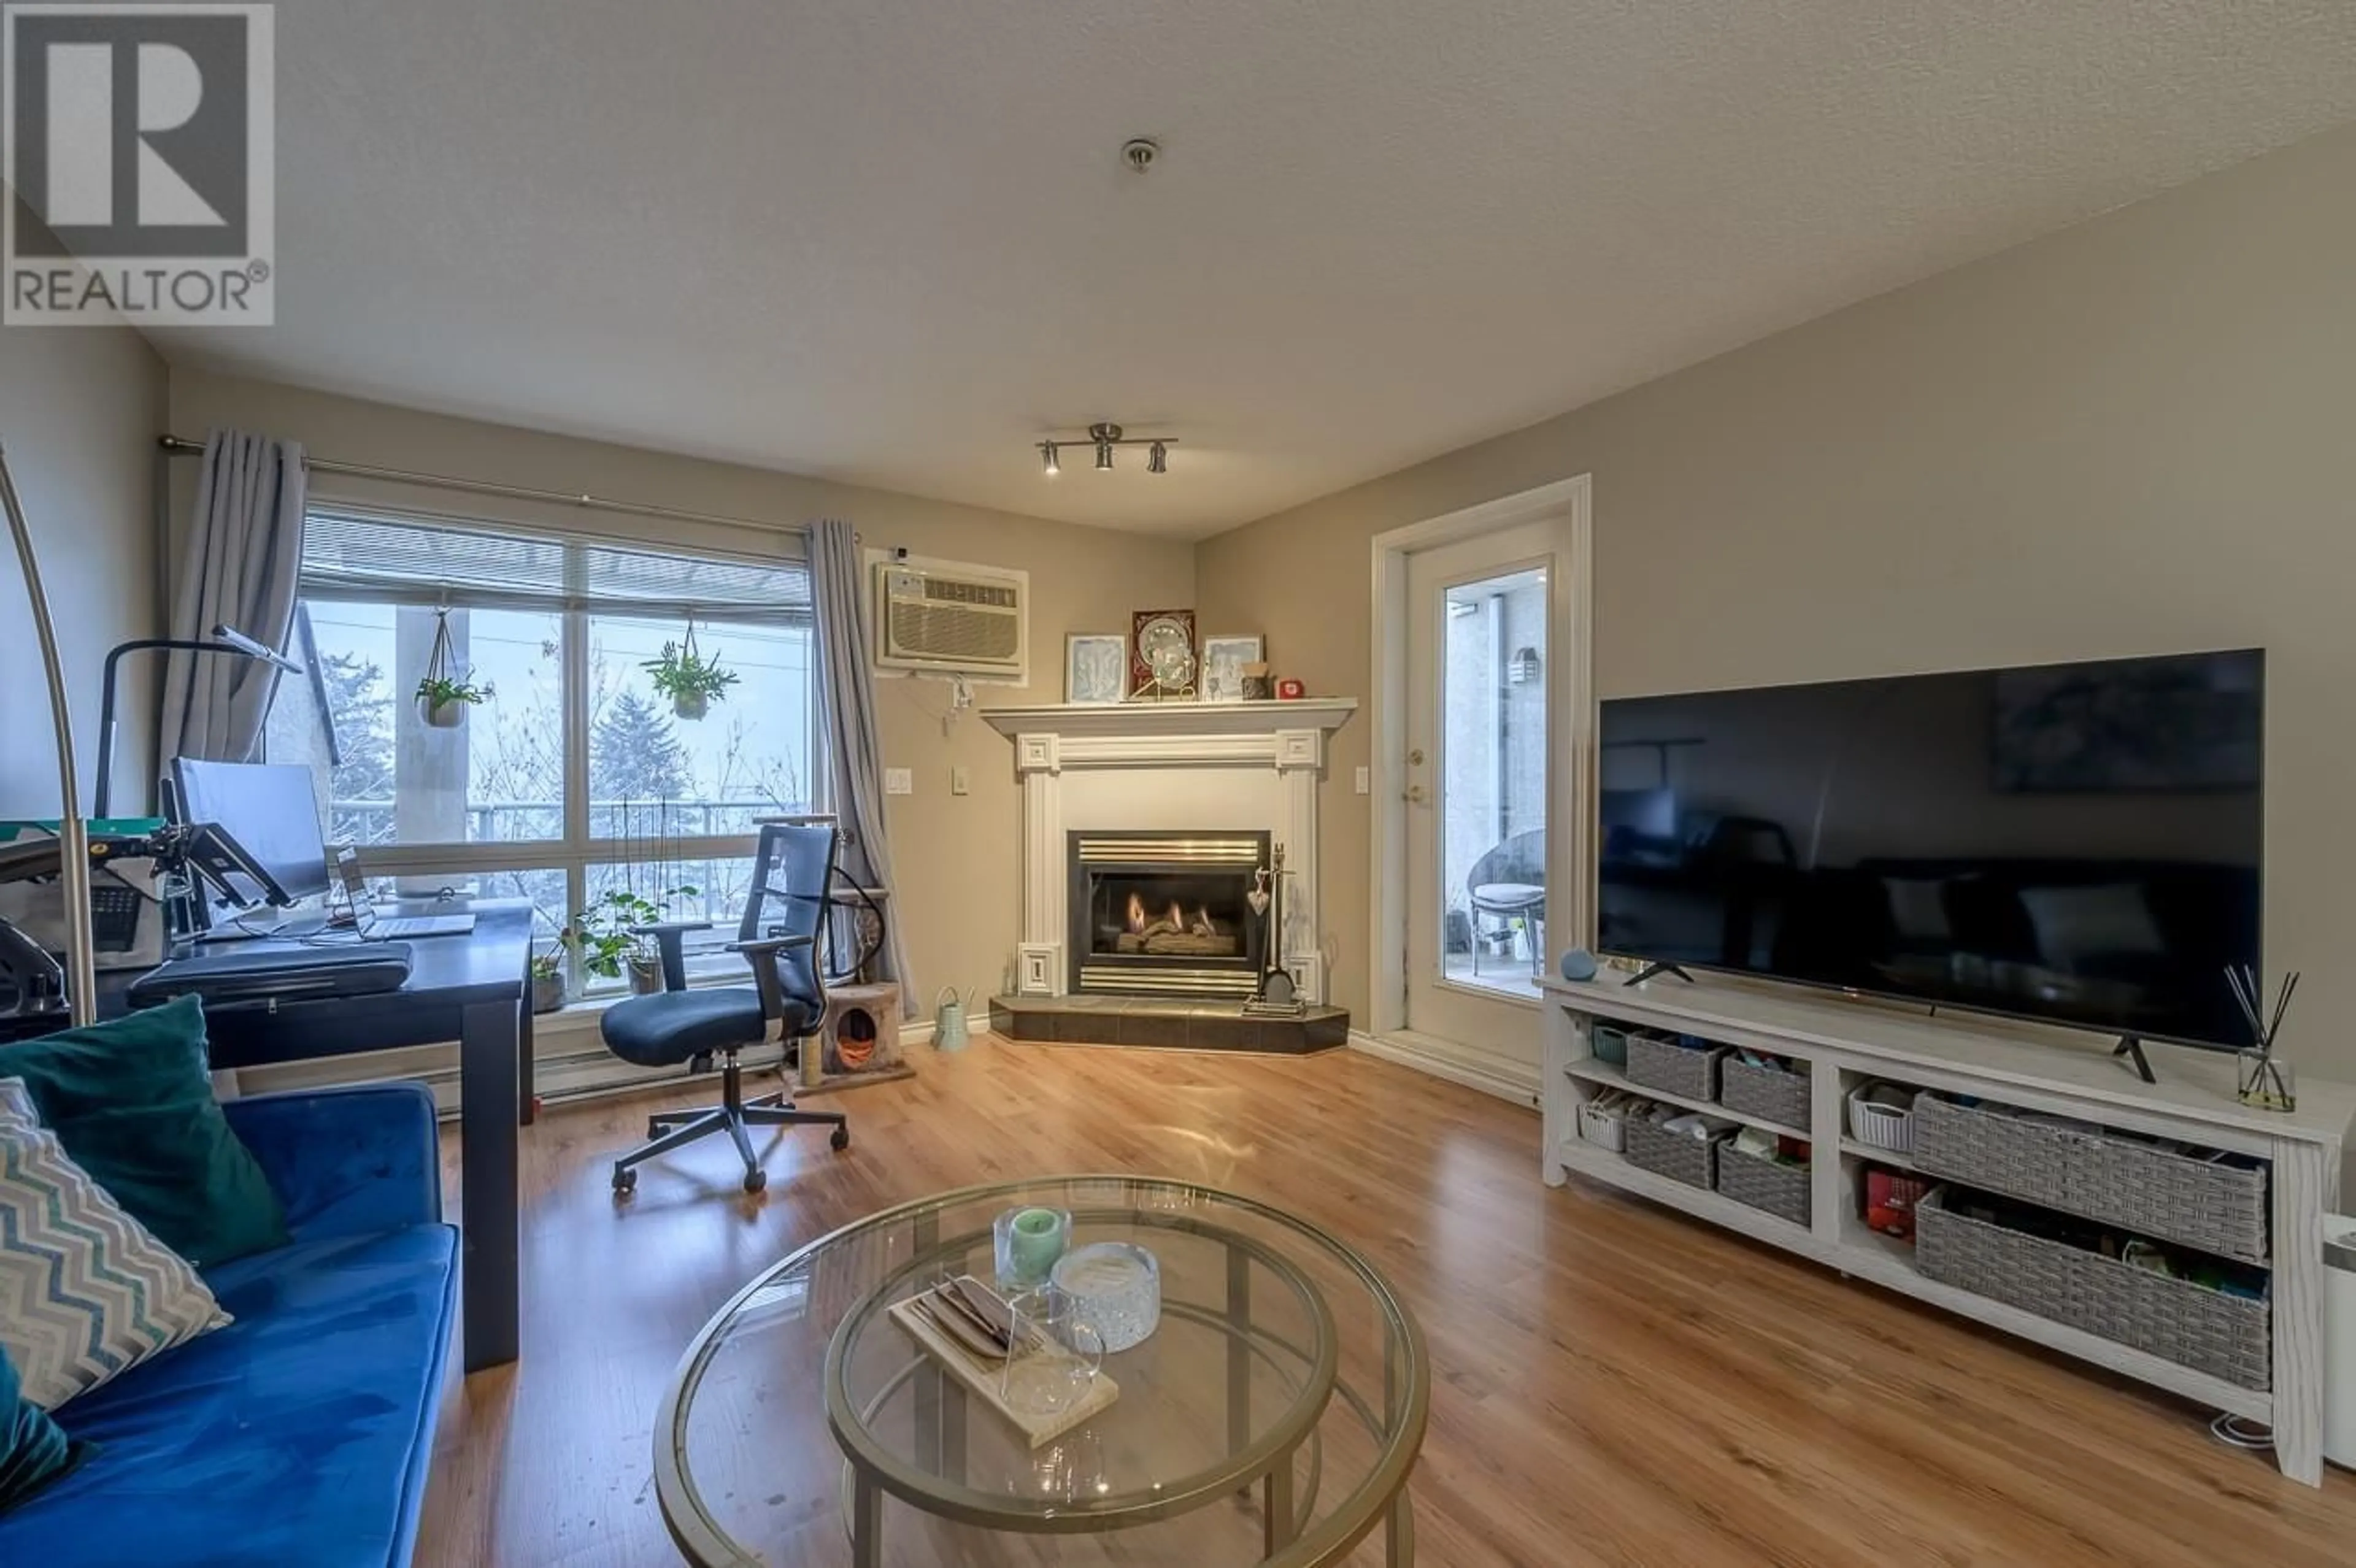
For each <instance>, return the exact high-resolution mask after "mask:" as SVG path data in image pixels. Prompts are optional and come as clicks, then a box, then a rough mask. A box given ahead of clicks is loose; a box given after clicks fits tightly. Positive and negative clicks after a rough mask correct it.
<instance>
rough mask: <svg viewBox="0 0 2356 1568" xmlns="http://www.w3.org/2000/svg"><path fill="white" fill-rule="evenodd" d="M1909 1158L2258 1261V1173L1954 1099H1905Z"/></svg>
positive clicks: (1965, 1179)
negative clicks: (1910, 1116)
mask: <svg viewBox="0 0 2356 1568" xmlns="http://www.w3.org/2000/svg"><path fill="white" fill-rule="evenodd" d="M1914 1164H1915V1167H1916V1168H1918V1169H1921V1170H1923V1171H1926V1172H1928V1173H1930V1174H1931V1175H1933V1176H1944V1177H1947V1178H1949V1179H1953V1180H1955V1181H1960V1182H1962V1183H1963V1184H1964V1185H1965V1186H1967V1187H1977V1188H1982V1189H1986V1190H1987V1191H1990V1192H2001V1193H2003V1194H2005V1195H2006V1196H2007V1197H2010V1198H2019V1199H2020V1200H2023V1201H2026V1202H2029V1203H2038V1204H2042V1205H2044V1206H2045V1207H2046V1208H2048V1209H2060V1210H2061V1211H2064V1212H2066V1213H2071V1214H2082V1215H2083V1216H2085V1217H2086V1218H2087V1219H2090V1220H2100V1221H2104V1223H2105V1224H2112V1225H2116V1226H2118V1227H2120V1228H2121V1229H2122V1230H2126V1231H2132V1232H2135V1233H2136V1234H2137V1235H2139V1236H2151V1237H2154V1238H2157V1239H2158V1240H2160V1241H2167V1242H2178V1243H2182V1244H2183V1245H2185V1246H2188V1247H2199V1248H2200V1249H2201V1250H2202V1251H2203V1252H2211V1253H2219V1254H2221V1255H2222V1256H2224V1257H2229V1258H2238V1259H2240V1260H2241V1261H2243V1262H2244V1263H2253V1264H2261V1263H2264V1262H2265V1261H2266V1178H2265V1171H2263V1170H2252V1169H2248V1168H2243V1167H2239V1166H2231V1165H2211V1164H2210V1163H2208V1162H2207V1161H2205V1160H2199V1159H2193V1158H2190V1157H2187V1156H2184V1155H2180V1154H2173V1153H2170V1152H2169V1150H2167V1149H2163V1148H2160V1147H2157V1146H2155V1145H2152V1144H2148V1143H2145V1142H2142V1141H2140V1140H2138V1139H2135V1138H2126V1137H2110V1136H2104V1135H2103V1134H2102V1133H2099V1132H2094V1131H2082V1130H2079V1129H2075V1128H2071V1127H2059V1126H2054V1125H2051V1124H2050V1123H2045V1122H2039V1121H2031V1120H2029V1119H2028V1118H2026V1117H2022V1116H2005V1115H1997V1114H1996V1113H1994V1112H1992V1111H1988V1110H1985V1109H1981V1108H1978V1107H1976V1106H1971V1105H1959V1104H1956V1103H1955V1102H1954V1101H1953V1100H1949V1099H1944V1098H1943V1097H1941V1096H1940V1095H1937V1094H1928V1093H1926V1094H1919V1095H1917V1096H1915V1100H1914Z"/></svg>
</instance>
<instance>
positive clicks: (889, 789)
mask: <svg viewBox="0 0 2356 1568" xmlns="http://www.w3.org/2000/svg"><path fill="white" fill-rule="evenodd" d="M883 793H884V794H885V795H914V794H916V774H915V773H911V772H909V771H908V770H907V769H906V768H885V769H884V770H883Z"/></svg>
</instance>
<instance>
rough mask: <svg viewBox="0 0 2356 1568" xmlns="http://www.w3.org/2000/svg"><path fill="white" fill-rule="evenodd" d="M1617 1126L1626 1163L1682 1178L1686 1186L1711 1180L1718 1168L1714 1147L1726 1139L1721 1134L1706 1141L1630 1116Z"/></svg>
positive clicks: (1717, 1147)
mask: <svg viewBox="0 0 2356 1568" xmlns="http://www.w3.org/2000/svg"><path fill="white" fill-rule="evenodd" d="M1621 1130H1622V1136H1623V1138H1624V1140H1625V1143H1626V1152H1627V1156H1628V1160H1629V1163H1630V1164H1632V1165H1635V1166H1638V1167H1640V1168H1644V1169H1645V1170H1649V1171H1651V1172H1652V1173H1653V1174H1654V1175H1655V1176H1665V1177H1667V1178H1668V1179H1670V1180H1672V1181H1682V1182H1684V1183H1685V1184H1686V1185H1687V1187H1702V1188H1707V1187H1709V1186H1711V1185H1712V1184H1713V1181H1714V1179H1715V1177H1716V1175H1717V1172H1718V1151H1719V1147H1720V1146H1721V1145H1723V1144H1724V1143H1725V1142H1726V1139H1725V1137H1724V1136H1718V1137H1713V1138H1710V1139H1708V1140H1707V1141H1705V1140H1703V1139H1701V1138H1681V1137H1679V1136H1677V1135H1676V1134H1675V1133H1665V1132H1663V1131H1661V1128H1660V1124H1658V1123H1656V1122H1646V1121H1640V1120H1637V1119H1636V1118H1634V1117H1633V1116H1632V1117H1630V1118H1629V1120H1628V1121H1627V1122H1626V1123H1625V1124H1624V1125H1622V1129H1621Z"/></svg>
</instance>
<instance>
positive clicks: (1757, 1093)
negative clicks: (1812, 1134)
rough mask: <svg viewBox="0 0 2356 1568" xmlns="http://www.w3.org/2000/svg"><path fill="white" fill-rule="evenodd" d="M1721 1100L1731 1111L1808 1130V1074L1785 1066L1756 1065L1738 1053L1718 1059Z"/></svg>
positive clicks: (1719, 1100) (1796, 1129) (1800, 1130)
mask: <svg viewBox="0 0 2356 1568" xmlns="http://www.w3.org/2000/svg"><path fill="white" fill-rule="evenodd" d="M1718 1103H1719V1104H1721V1105H1723V1106H1725V1107H1726V1108H1727V1109H1728V1110H1730V1111H1739V1112H1740V1113H1741V1114H1742V1115H1746V1116H1757V1117H1759V1118H1761V1119H1762V1120H1763V1121H1770V1122H1775V1123H1779V1124H1781V1125H1783V1126H1787V1127H1790V1128H1792V1129H1793V1130H1794V1131H1796V1132H1800V1133H1805V1132H1806V1131H1807V1130H1808V1075H1807V1074H1806V1073H1805V1072H1799V1071H1796V1070H1794V1069H1789V1068H1782V1067H1753V1066H1751V1063H1749V1062H1747V1061H1743V1060H1742V1058H1740V1057H1739V1056H1730V1057H1728V1058H1727V1059H1726V1060H1725V1061H1722V1062H1720V1063H1719V1068H1718Z"/></svg>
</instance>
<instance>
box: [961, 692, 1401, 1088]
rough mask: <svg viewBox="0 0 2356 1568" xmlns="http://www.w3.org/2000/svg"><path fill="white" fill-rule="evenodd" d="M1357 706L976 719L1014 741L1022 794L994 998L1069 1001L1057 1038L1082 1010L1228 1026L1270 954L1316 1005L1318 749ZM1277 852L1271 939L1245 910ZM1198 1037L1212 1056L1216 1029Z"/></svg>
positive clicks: (1325, 938)
mask: <svg viewBox="0 0 2356 1568" xmlns="http://www.w3.org/2000/svg"><path fill="white" fill-rule="evenodd" d="M1356 708H1357V704H1356V703H1355V702H1352V701H1348V700H1333V699H1310V700H1305V701H1297V702H1246V703H1205V702H1173V703H1122V704H1118V705H1113V706H1107V707H1082V706H1056V707H1042V708H1000V709H987V710H985V711H984V712H983V714H982V715H981V717H982V718H983V719H984V720H987V721H988V722H989V723H990V725H991V727H992V728H993V729H996V730H997V731H999V732H1000V733H1001V734H1003V735H1005V736H1006V737H1007V738H1008V739H1009V740H1011V741H1013V743H1014V765H1015V769H1016V772H1017V773H1019V774H1020V775H1021V778H1022V781H1023V824H1022V854H1021V867H1022V887H1021V892H1020V896H1021V899H1022V926H1021V933H1022V940H1021V945H1020V947H1019V949H1018V953H1017V960H1018V962H1017V985H1016V987H1015V989H1014V991H1013V992H1012V995H1011V997H1010V999H1011V1000H1013V1001H1018V1002H1023V1003H1033V1004H1035V1003H1036V1002H1038V1001H1042V1000H1045V999H1051V998H1066V997H1067V998H1069V999H1070V1000H1069V1002H1068V1003H1067V1004H1066V1005H1064V1006H1060V1007H1058V1008H1056V1009H1055V1012H1056V1016H1057V1018H1058V1019H1059V1024H1058V1027H1059V1029H1066V1028H1068V1029H1081V1028H1085V1027H1086V1026H1085V1025H1082V1024H1073V1023H1071V1022H1070V1019H1071V1017H1072V1013H1071V1009H1072V1008H1084V1006H1085V1004H1087V1002H1088V1001H1089V1000H1090V999H1092V998H1095V997H1106V998H1109V1001H1108V1004H1107V1006H1106V1007H1105V1008H1103V1009H1102V1010H1104V1011H1105V1012H1107V1013H1108V1015H1110V1014H1117V1013H1119V1014H1124V1016H1126V1014H1128V1013H1136V1014H1138V1016H1141V1017H1142V1016H1144V1015H1143V1014H1142V1013H1141V1012H1139V1009H1141V1008H1148V1007H1150V1006H1151V1007H1166V1008H1172V1009H1183V1010H1184V1011H1186V1012H1187V1013H1189V1014H1190V1015H1191V1014H1193V1013H1194V1012H1196V1011H1198V1010H1199V1009H1203V1008H1226V1011H1227V1012H1228V1013H1229V1014H1233V1013H1234V1012H1235V1010H1236V1008H1237V1007H1238V1005H1239V1004H1240V1003H1241V1001H1242V1000H1243V998H1245V997H1248V996H1250V995H1251V993H1252V990H1253V988H1254V987H1255V985H1256V984H1257V982H1258V975H1259V974H1260V973H1261V970H1262V966H1263V965H1264V963H1265V962H1266V961H1267V958H1268V955H1269V947H1270V946H1271V945H1272V946H1273V949H1274V953H1275V955H1276V962H1278V963H1279V964H1280V965H1282V967H1283V968H1284V969H1285V970H1287V971H1288V972H1289V973H1290V975H1291V976H1292V977H1293V985H1294V987H1295V989H1296V991H1297V992H1298V994H1299V995H1300V997H1301V998H1302V999H1303V1000H1304V1001H1306V1002H1308V1003H1310V1004H1311V1005H1312V1007H1316V1006H1317V1005H1318V1004H1322V1003H1323V1001H1324V999H1325V962H1326V960H1325V952H1326V949H1327V944H1328V942H1329V941H1330V940H1331V935H1332V933H1329V932H1328V931H1327V929H1326V926H1325V924H1324V923H1323V920H1322V917H1321V912H1320V906H1319V897H1318V894H1319V889H1318V876H1317V859H1318V857H1317V789H1318V782H1319V780H1320V778H1321V777H1322V776H1323V772H1324V767H1325V740H1326V737H1327V736H1328V735H1329V734H1330V733H1332V732H1333V731H1334V730H1335V729H1338V728H1339V727H1340V726H1341V725H1343V724H1344V723H1346V722H1347V721H1348V720H1349V718H1350V715H1351V714H1352V713H1353V712H1354V711H1355V710H1356ZM1279 849H1281V850H1282V851H1283V855H1284V867H1285V872H1284V899H1283V906H1282V907H1283V915H1284V921H1283V929H1282V930H1281V931H1270V930H1269V922H1268V921H1267V920H1264V919H1261V918H1258V916H1257V914H1256V913H1255V912H1254V911H1253V910H1252V909H1251V907H1250V904H1249V901H1248V895H1249V894H1250V892H1251V891H1252V888H1253V885H1254V880H1255V879H1254V873H1255V872H1257V871H1258V870H1259V869H1262V868H1263V867H1270V866H1272V864H1273V861H1274V859H1275V855H1276V852H1277V851H1278V850H1279ZM1033 1010H1036V1009H1035V1008H1034V1009H1033ZM1320 1010H1321V1012H1322V1011H1323V1009H1322V1008H1321V1009H1320ZM1040 1016H1042V1017H1044V1016H1045V1015H1044V1013H1042V1014H1041V1015H1040ZM1201 1032H1203V1033H1204V1035H1205V1043H1210V1040H1209V1036H1210V1035H1211V1034H1213V1033H1215V1032H1217V1031H1215V1029H1209V1028H1207V1027H1206V1028H1205V1029H1203V1030H1202V1031H1201ZM1230 1032H1234V1031H1230ZM1243 1033H1244V1034H1245V1035H1248V1034H1249V1033H1250V1031H1243ZM1058 1038H1069V1036H1068V1035H1066V1034H1062V1033H1059V1034H1058ZM1222 1038H1223V1040H1224V1037H1222ZM1242 1038H1243V1037H1242V1036H1241V1035H1239V1036H1238V1040H1239V1041H1240V1040H1241V1039H1242ZM1103 1043H1118V1041H1117V1040H1113V1039H1111V1038H1110V1037H1107V1038H1105V1039H1104V1040H1103ZM1139 1043H1144V1042H1143V1041H1142V1040H1141V1041H1139Z"/></svg>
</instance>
